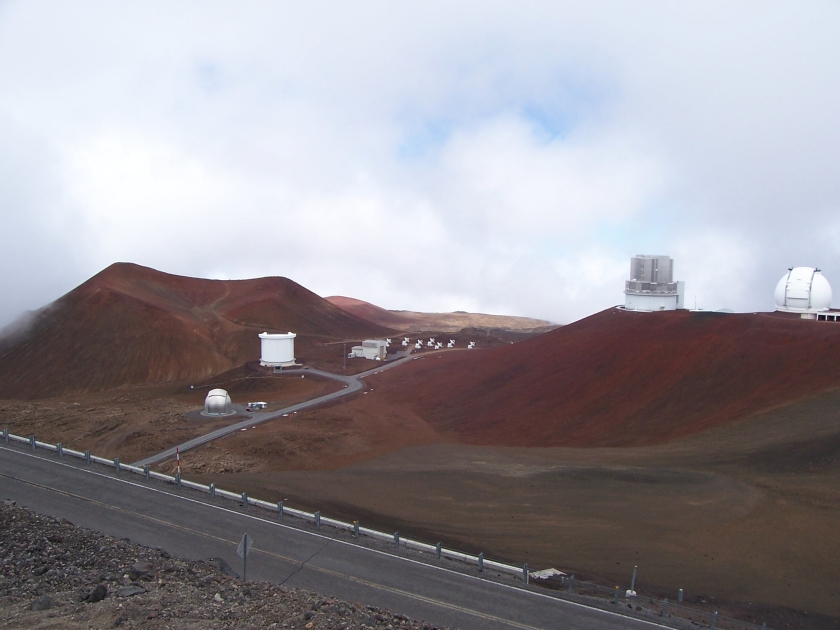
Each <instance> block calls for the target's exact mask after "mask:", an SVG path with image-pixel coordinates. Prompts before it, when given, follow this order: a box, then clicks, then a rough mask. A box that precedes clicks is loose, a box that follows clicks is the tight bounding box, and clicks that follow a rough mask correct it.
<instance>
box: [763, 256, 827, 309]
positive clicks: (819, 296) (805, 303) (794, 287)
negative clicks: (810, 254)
mask: <svg viewBox="0 0 840 630" xmlns="http://www.w3.org/2000/svg"><path fill="white" fill-rule="evenodd" d="M830 307H831V285H830V284H829V283H828V280H826V279H825V277H824V276H823V275H822V273H821V272H820V270H819V269H814V268H813V267H794V268H792V269H791V270H790V271H788V273H786V274H785V275H784V276H782V279H781V280H779V284H777V285H776V310H777V311H785V312H787V313H817V312H820V311H827V310H828V309H829V308H830Z"/></svg>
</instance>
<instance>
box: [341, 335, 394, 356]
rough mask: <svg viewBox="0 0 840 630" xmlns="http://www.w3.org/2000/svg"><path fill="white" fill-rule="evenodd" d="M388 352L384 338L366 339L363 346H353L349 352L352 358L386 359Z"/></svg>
mask: <svg viewBox="0 0 840 630" xmlns="http://www.w3.org/2000/svg"><path fill="white" fill-rule="evenodd" d="M387 354H388V345H387V343H386V342H385V340H384V339H366V340H365V341H363V342H362V345H361V346H353V348H352V350H351V351H350V353H349V354H348V356H349V357H350V358H354V357H355V358H360V359H371V360H374V361H375V360H377V359H378V360H380V361H382V360H384V359H385V357H386V356H387Z"/></svg>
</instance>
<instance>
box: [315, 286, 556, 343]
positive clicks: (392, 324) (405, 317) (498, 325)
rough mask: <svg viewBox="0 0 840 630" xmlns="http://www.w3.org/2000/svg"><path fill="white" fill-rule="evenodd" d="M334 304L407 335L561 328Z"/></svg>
mask: <svg viewBox="0 0 840 630" xmlns="http://www.w3.org/2000/svg"><path fill="white" fill-rule="evenodd" d="M326 299H327V300H329V301H330V302H331V303H332V304H334V305H335V306H338V307H340V308H342V309H344V310H345V311H347V312H348V313H352V314H353V315H356V316H357V317H361V318H362V319H366V320H368V321H370V322H373V323H375V324H378V325H380V326H386V327H388V328H393V329H394V330H398V331H403V332H424V331H438V332H445V333H447V332H448V333H454V332H458V331H459V330H462V329H464V328H483V329H499V330H510V331H521V332H531V333H534V334H536V333H542V332H546V331H548V330H552V329H554V328H557V325H556V324H552V323H551V322H547V321H545V320H542V319H531V318H529V317H515V316H512V315H487V314H484V313H464V312H456V313H418V312H416V311H389V310H386V309H384V308H382V307H380V306H376V305H375V304H371V303H370V302H365V301H363V300H357V299H355V298H349V297H344V296H340V295H333V296H330V297H328V298H326Z"/></svg>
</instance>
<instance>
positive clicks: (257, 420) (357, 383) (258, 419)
mask: <svg viewBox="0 0 840 630" xmlns="http://www.w3.org/2000/svg"><path fill="white" fill-rule="evenodd" d="M413 358H414V357H412V356H411V355H408V356H405V357H403V358H401V359H397V360H395V361H390V362H388V363H385V364H384V365H379V366H377V367H375V368H373V369H370V370H367V371H365V372H360V373H359V374H352V375H350V376H345V375H342V374H333V373H332V372H324V371H323V370H317V369H315V368H303V369H300V370H284V373H287V374H314V375H316V376H322V377H324V378H329V379H332V380H335V381H340V382H342V383H344V387H343V388H342V389H339V390H338V391H336V392H332V393H331V394H325V395H323V396H318V397H317V398H313V399H311V400H306V401H304V402H300V403H297V404H295V405H290V406H289V407H285V408H283V409H279V410H277V411H257V412H254V413H253V415H251V416H250V417H249V418H248V419H247V420H241V421H239V422H236V423H234V424H230V425H228V426H226V427H222V428H221V429H216V430H215V431H210V432H209V433H205V434H204V435H200V436H198V437H197V438H193V439H191V440H187V441H186V442H184V443H183V444H178V445H176V446H173V447H172V448H168V449H166V450H165V451H161V452H160V453H157V454H155V455H151V456H149V457H147V458H145V459H141V460H140V461H137V462H134V464H133V465H134V466H141V467H142V466H146V465H150V466H151V465H154V464H159V463H160V462H164V461H166V460H168V459H172V458H173V457H175V451H176V449H177V450H179V451H180V452H181V453H186V452H187V451H189V450H190V449H194V448H198V447H199V446H202V445H204V444H207V443H208V442H212V441H213V440H218V439H219V438H222V437H224V436H226V435H230V434H231V433H235V432H236V431H239V430H240V429H246V428H248V427H253V426H254V425H257V424H262V423H263V422H268V421H269V420H274V419H275V418H280V417H282V416H285V415H287V414H290V413H294V412H296V411H301V410H303V409H309V408H310V407H315V406H317V405H322V404H324V403H325V402H329V401H331V400H336V399H337V398H342V397H344V396H349V395H350V394H355V393H356V392H357V391H359V390H360V389H362V387H363V386H364V384H363V383H362V379H363V378H365V377H366V376H371V375H373V374H378V373H379V372H383V371H385V370H390V369H391V368H394V367H397V366H398V365H402V364H403V363H405V362H406V361H411V360H412V359H413Z"/></svg>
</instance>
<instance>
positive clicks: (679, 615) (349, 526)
mask: <svg viewBox="0 0 840 630" xmlns="http://www.w3.org/2000/svg"><path fill="white" fill-rule="evenodd" d="M0 440H2V442H4V443H6V444H8V443H10V442H17V443H21V444H29V446H30V448H31V449H32V450H33V451H34V450H36V449H39V448H40V449H44V450H47V451H52V452H55V453H57V454H58V456H59V457H64V456H70V457H75V458H78V459H83V460H85V461H86V462H87V463H97V464H102V465H105V466H111V467H113V468H114V469H115V470H116V472H117V474H119V473H121V472H122V471H127V472H130V473H132V474H137V475H143V476H144V477H145V479H146V480H151V479H154V480H156V481H162V482H164V483H171V484H174V485H176V486H177V487H178V488H179V489H180V488H182V487H184V488H190V489H192V490H197V491H199V492H205V493H207V494H209V495H210V496H211V497H213V498H215V497H222V498H224V499H229V500H232V501H237V502H239V503H241V504H242V505H243V507H244V508H245V509H247V508H249V507H251V506H254V507H258V508H261V509H264V510H267V511H270V512H274V513H275V514H279V516H280V518H284V517H286V516H291V517H294V518H298V519H301V520H303V521H306V522H309V523H313V524H315V526H316V527H318V528H320V527H321V526H322V525H326V526H328V527H332V528H334V529H340V530H347V531H349V532H351V533H352V534H353V536H354V537H355V538H359V537H361V536H367V537H369V538H374V539H378V540H382V541H388V542H392V543H394V545H395V546H396V547H397V548H399V547H404V548H405V549H414V550H417V551H421V552H425V553H433V554H435V555H436V556H437V558H438V559H440V558H446V559H449V560H455V561H457V562H464V563H467V564H474V565H477V566H478V567H479V571H483V570H484V569H485V568H487V569H493V570H495V571H499V572H503V573H509V574H511V575H513V576H515V577H517V578H518V579H521V580H522V581H523V582H524V583H525V584H528V583H529V579H530V578H529V575H530V572H529V569H528V565H527V564H525V565H524V566H522V567H517V566H513V565H510V564H505V563H503V562H497V561H495V560H489V559H486V558H485V557H484V554H483V553H482V554H479V555H478V556H472V555H469V554H466V553H463V552H460V551H456V550H454V549H447V548H445V547H443V545H442V543H438V544H437V545H430V544H428V543H424V542H420V541H419V540H412V539H411V538H403V537H402V536H400V533H399V532H394V533H393V534H388V533H386V532H380V531H378V530H375V529H370V528H368V527H361V526H360V525H359V522H358V521H354V522H353V523H347V522H344V521H340V520H337V519H333V518H328V517H326V516H321V513H320V512H314V513H310V512H305V511H303V510H298V509H295V508H290V507H288V506H286V505H284V504H283V502H282V501H280V502H279V503H270V502H268V501H262V500H260V499H252V498H249V497H248V496H247V494H246V493H236V492H230V491H229V490H223V489H221V488H216V486H215V485H214V484H210V485H209V486H207V485H204V484H200V483H195V482H193V481H187V480H185V479H181V476H180V474H176V475H175V476H174V477H173V476H171V475H166V474H164V473H159V472H154V471H152V470H150V467H149V466H144V467H142V468H141V467H139V466H132V465H130V464H121V463H120V461H119V458H114V459H113V460H112V459H107V458H105V457H97V456H95V455H91V453H90V451H85V452H81V451H75V450H71V449H69V448H64V447H63V446H62V445H61V443H58V444H49V443H48V442H39V441H37V440H36V439H35V436H34V435H33V436H30V437H28V438H25V437H21V436H19V435H13V434H11V433H9V430H8V429H3V431H2V433H0ZM560 582H561V589H558V590H563V591H566V592H567V593H568V594H570V595H594V596H596V597H603V598H604V599H607V600H611V601H612V603H613V604H615V605H620V604H629V605H630V606H631V607H634V606H639V607H642V608H643V609H645V610H647V611H648V612H652V613H654V614H655V615H657V616H658V617H660V618H661V621H663V622H664V621H667V620H669V619H670V620H673V621H676V620H682V621H684V622H687V623H690V624H696V625H699V624H701V623H702V624H703V625H705V626H707V627H709V628H714V629H716V630H767V624H766V623H764V624H762V625H761V626H758V625H756V624H753V623H750V622H747V621H740V620H738V619H733V618H730V617H726V616H724V615H720V614H719V613H718V612H717V611H713V612H709V611H705V610H701V609H698V608H693V607H690V606H685V605H684V604H682V603H681V602H670V601H668V599H667V598H666V599H664V600H658V599H656V598H650V597H644V596H638V595H637V596H631V597H628V596H627V591H624V592H622V591H621V590H620V589H619V588H618V587H615V588H609V587H606V586H602V585H600V584H596V583H594V582H587V581H582V580H576V579H575V576H574V575H572V576H570V577H567V576H564V577H561V578H560Z"/></svg>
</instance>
